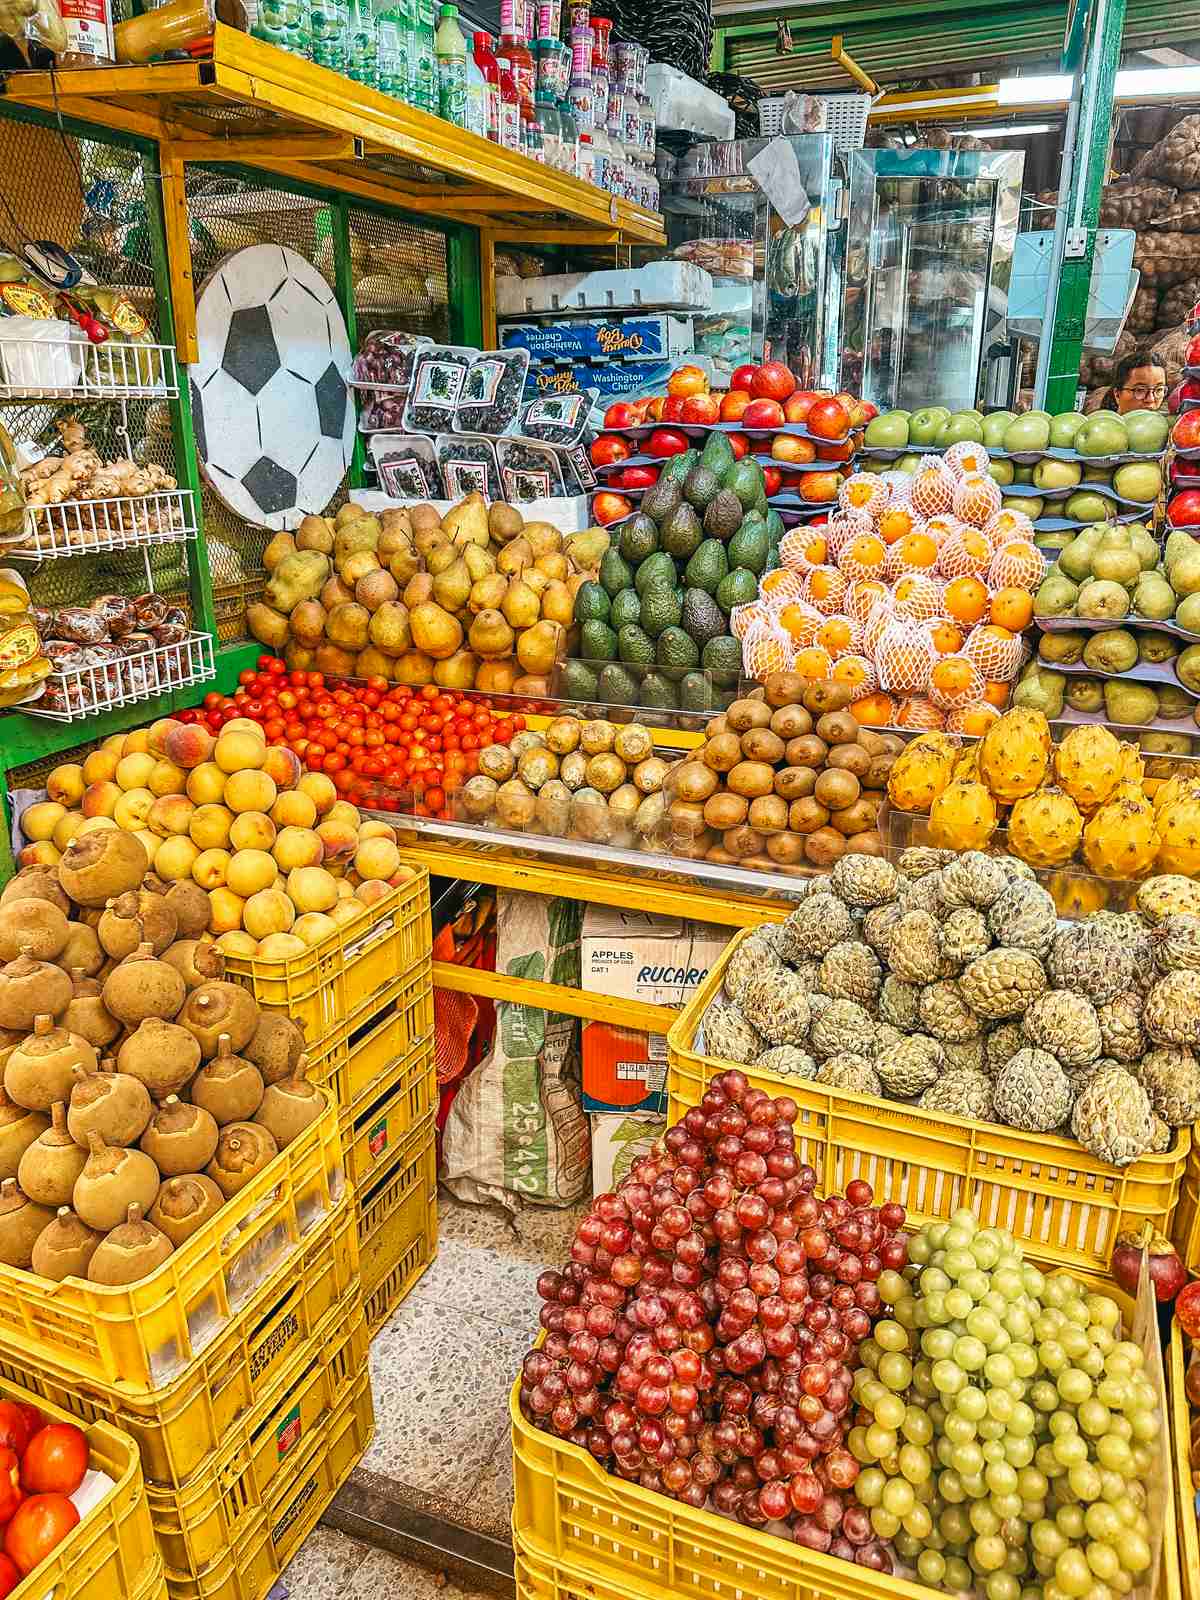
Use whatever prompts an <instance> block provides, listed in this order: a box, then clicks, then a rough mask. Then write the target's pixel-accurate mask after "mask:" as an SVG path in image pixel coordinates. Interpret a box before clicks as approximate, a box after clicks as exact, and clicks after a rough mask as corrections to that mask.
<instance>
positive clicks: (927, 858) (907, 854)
mask: <svg viewBox="0 0 1200 1600" xmlns="http://www.w3.org/2000/svg"><path fill="white" fill-rule="evenodd" d="M953 860H954V851H953V850H938V849H936V848H935V847H934V846H933V845H931V844H914V845H910V846H909V847H908V849H907V850H902V851H901V852H900V858H899V860H898V861H897V862H896V870H897V871H898V872H899V874H900V876H901V877H902V878H908V879H911V880H913V881H915V880H916V879H917V878H923V877H924V876H925V875H926V873H928V872H936V871H937V870H938V868H939V867H944V866H945V865H946V863H947V862H948V861H953Z"/></svg>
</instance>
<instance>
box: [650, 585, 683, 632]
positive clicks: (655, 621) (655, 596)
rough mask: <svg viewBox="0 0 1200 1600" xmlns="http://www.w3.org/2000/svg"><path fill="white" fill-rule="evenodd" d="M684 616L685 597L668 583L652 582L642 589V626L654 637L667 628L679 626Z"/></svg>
mask: <svg viewBox="0 0 1200 1600" xmlns="http://www.w3.org/2000/svg"><path fill="white" fill-rule="evenodd" d="M682 616H683V598H682V596H681V595H680V593H679V590H678V589H676V588H674V587H673V586H672V585H670V584H667V583H651V584H648V585H647V586H646V588H645V589H643V590H642V627H643V628H644V629H645V631H646V632H647V633H648V634H649V635H650V637H651V638H652V639H657V638H658V636H659V634H660V633H662V632H663V630H664V629H666V628H677V627H678V626H679V621H680V618H681V617H682Z"/></svg>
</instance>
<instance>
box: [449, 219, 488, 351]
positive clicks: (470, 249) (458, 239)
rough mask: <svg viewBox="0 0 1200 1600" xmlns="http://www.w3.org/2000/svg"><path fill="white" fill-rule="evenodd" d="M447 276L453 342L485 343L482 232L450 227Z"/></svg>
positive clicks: (474, 229)
mask: <svg viewBox="0 0 1200 1600" xmlns="http://www.w3.org/2000/svg"><path fill="white" fill-rule="evenodd" d="M446 276H447V278H448V279H449V294H450V342H451V343H452V344H463V345H476V346H478V345H481V344H482V343H483V297H482V294H481V292H480V289H481V280H480V272H479V232H478V229H476V228H468V227H465V226H458V225H451V226H450V227H448V228H447V230H446Z"/></svg>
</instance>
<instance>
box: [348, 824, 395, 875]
mask: <svg viewBox="0 0 1200 1600" xmlns="http://www.w3.org/2000/svg"><path fill="white" fill-rule="evenodd" d="M388 831H389V833H390V831H391V830H390V829H389V830H388ZM399 865H400V852H399V850H397V848H396V845H395V842H394V840H392V839H390V838H388V839H381V838H374V839H366V840H364V841H363V843H362V844H360V845H359V847H358V849H357V851H356V852H355V856H354V870H355V871H356V872H357V873H358V875H359V877H360V878H362V879H364V880H368V879H372V878H390V877H391V875H392V873H393V872H395V870H396V868H397V867H398V866H399Z"/></svg>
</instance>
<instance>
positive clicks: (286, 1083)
mask: <svg viewBox="0 0 1200 1600" xmlns="http://www.w3.org/2000/svg"><path fill="white" fill-rule="evenodd" d="M307 1069H308V1063H307V1061H305V1060H303V1059H302V1060H301V1062H300V1064H299V1066H298V1067H297V1068H296V1070H295V1072H294V1073H293V1074H292V1075H291V1076H290V1077H287V1078H280V1079H279V1081H278V1082H277V1083H273V1084H271V1085H270V1086H269V1088H268V1089H267V1091H266V1093H265V1094H264V1095H263V1098H262V1105H260V1106H259V1108H258V1110H257V1111H256V1112H255V1114H254V1121H255V1122H257V1123H258V1124H259V1126H260V1127H263V1128H265V1129H266V1130H267V1132H268V1133H269V1134H270V1135H271V1137H272V1138H273V1139H274V1141H275V1143H276V1144H277V1145H278V1146H279V1148H280V1149H281V1150H286V1149H287V1147H288V1145H289V1144H291V1142H292V1140H293V1139H295V1138H297V1137H298V1135H300V1134H302V1133H303V1132H304V1130H305V1128H309V1127H311V1126H312V1124H313V1123H314V1122H315V1121H316V1120H317V1118H318V1117H319V1116H320V1115H321V1113H322V1111H324V1109H325V1103H326V1102H325V1096H324V1095H323V1094H322V1093H321V1091H320V1090H319V1089H318V1088H317V1087H316V1085H315V1084H311V1083H309V1081H308V1079H307V1078H306V1077H305V1072H306V1071H307Z"/></svg>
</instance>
